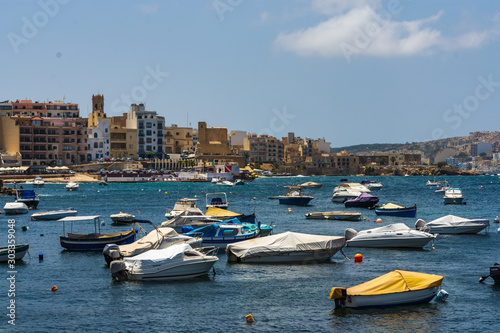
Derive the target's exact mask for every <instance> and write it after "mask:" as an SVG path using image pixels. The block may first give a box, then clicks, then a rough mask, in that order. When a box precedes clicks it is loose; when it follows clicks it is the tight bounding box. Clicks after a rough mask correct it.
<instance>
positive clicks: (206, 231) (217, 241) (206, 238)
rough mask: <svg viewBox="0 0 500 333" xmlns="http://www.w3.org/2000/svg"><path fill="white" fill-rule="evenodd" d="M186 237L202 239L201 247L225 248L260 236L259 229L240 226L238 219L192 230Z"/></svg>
mask: <svg viewBox="0 0 500 333" xmlns="http://www.w3.org/2000/svg"><path fill="white" fill-rule="evenodd" d="M186 235H187V236H193V237H201V238H203V245H209V246H214V247H217V248H225V247H226V245H227V244H232V243H236V242H241V241H244V240H248V239H252V238H257V237H259V236H260V229H258V228H250V227H248V226H244V225H242V224H241V223H240V222H239V221H238V219H236V221H233V220H229V221H227V222H224V223H212V224H210V225H207V226H204V227H201V228H198V229H194V230H192V231H190V232H187V233H186Z"/></svg>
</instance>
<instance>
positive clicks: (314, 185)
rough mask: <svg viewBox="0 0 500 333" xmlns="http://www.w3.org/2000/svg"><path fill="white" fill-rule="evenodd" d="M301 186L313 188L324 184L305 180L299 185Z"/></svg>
mask: <svg viewBox="0 0 500 333" xmlns="http://www.w3.org/2000/svg"><path fill="white" fill-rule="evenodd" d="M299 186H300V187H311V188H321V187H322V186H323V184H320V183H315V182H305V183H302V184H300V185H299Z"/></svg>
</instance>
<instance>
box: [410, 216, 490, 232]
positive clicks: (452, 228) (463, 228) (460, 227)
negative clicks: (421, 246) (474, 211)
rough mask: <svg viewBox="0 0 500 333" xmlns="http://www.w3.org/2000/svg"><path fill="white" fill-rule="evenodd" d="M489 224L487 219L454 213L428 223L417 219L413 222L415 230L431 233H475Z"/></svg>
mask: <svg viewBox="0 0 500 333" xmlns="http://www.w3.org/2000/svg"><path fill="white" fill-rule="evenodd" d="M489 226H490V221H489V220H488V219H466V218H463V217H459V216H455V215H446V216H443V217H440V218H438V219H436V220H433V221H431V222H429V223H425V221H424V220H422V219H418V220H417V222H416V223H415V227H416V228H417V230H421V231H425V232H429V233H431V234H477V233H478V232H480V231H481V230H483V229H485V228H487V227H489Z"/></svg>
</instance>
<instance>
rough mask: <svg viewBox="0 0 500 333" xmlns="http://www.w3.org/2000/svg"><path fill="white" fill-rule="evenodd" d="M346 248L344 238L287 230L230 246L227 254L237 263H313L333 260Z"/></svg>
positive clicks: (228, 257)
mask: <svg viewBox="0 0 500 333" xmlns="http://www.w3.org/2000/svg"><path fill="white" fill-rule="evenodd" d="M344 245H345V239H344V237H339V236H323V235H311V234H302V233H297V232H291V231H287V232H284V233H281V234H277V235H272V236H268V237H264V238H255V239H251V240H247V241H243V242H238V243H235V244H229V245H228V246H227V248H226V254H227V261H228V262H236V263H239V262H244V263H314V262H321V261H326V260H328V259H330V258H331V257H332V256H333V255H334V254H335V253H337V252H338V251H339V250H341V249H342V247H344Z"/></svg>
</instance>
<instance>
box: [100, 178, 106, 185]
mask: <svg viewBox="0 0 500 333" xmlns="http://www.w3.org/2000/svg"><path fill="white" fill-rule="evenodd" d="M99 185H100V186H108V182H107V181H105V180H102V179H101V180H100V181H99Z"/></svg>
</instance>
